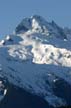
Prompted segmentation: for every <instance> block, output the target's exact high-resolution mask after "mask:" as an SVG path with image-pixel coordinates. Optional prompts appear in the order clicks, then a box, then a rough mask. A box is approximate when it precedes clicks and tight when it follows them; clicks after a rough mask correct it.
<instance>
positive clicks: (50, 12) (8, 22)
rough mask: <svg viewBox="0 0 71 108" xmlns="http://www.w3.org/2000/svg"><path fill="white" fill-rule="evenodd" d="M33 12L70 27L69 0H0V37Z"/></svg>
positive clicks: (70, 11) (70, 4)
mask: <svg viewBox="0 0 71 108" xmlns="http://www.w3.org/2000/svg"><path fill="white" fill-rule="evenodd" d="M34 14H37V15H41V16H43V17H44V18H45V19H47V20H48V21H51V20H55V22H56V23H57V24H59V25H61V26H68V27H71V0H0V37H2V36H3V35H6V34H9V33H12V31H13V30H14V29H15V27H16V25H17V24H18V23H19V22H20V21H21V20H22V19H23V18H24V17H29V16H32V15H34Z"/></svg>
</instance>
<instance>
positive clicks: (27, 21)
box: [15, 15, 66, 39]
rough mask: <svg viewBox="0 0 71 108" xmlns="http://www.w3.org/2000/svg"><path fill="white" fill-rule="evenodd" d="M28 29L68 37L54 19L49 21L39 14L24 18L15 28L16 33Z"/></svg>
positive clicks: (63, 37)
mask: <svg viewBox="0 0 71 108" xmlns="http://www.w3.org/2000/svg"><path fill="white" fill-rule="evenodd" d="M27 31H32V32H34V33H44V34H46V35H48V36H55V37H57V38H61V39H66V35H65V32H64V31H63V29H62V28H61V27H59V26H58V25H57V24H56V23H55V22H54V21H52V22H50V23H49V22H47V21H46V20H45V19H44V18H43V17H41V16H38V15H34V16H32V17H29V18H24V19H23V20H22V22H21V23H20V24H19V25H18V26H17V27H16V29H15V33H16V34H20V33H21V34H24V33H25V32H27Z"/></svg>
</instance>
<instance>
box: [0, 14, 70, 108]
mask: <svg viewBox="0 0 71 108" xmlns="http://www.w3.org/2000/svg"><path fill="white" fill-rule="evenodd" d="M67 31H68V30H67ZM67 31H66V29H64V28H61V27H59V26H58V25H57V24H56V23H55V22H54V21H52V22H47V21H46V20H45V19H44V18H43V17H41V16H38V15H34V16H32V17H30V18H24V19H23V20H22V22H21V23H20V24H19V25H18V26H17V27H16V29H15V31H14V33H13V34H11V35H7V36H6V37H5V38H4V39H3V40H2V41H1V42H0V78H1V81H4V82H9V83H10V84H12V85H14V86H16V87H18V88H20V89H23V90H25V91H26V92H28V93H30V94H31V95H36V96H39V97H40V98H42V99H43V100H45V101H46V102H47V103H49V105H50V106H52V107H54V108H57V107H61V106H67V105H71V99H70V97H71V95H70V91H71V40H70V32H67ZM68 33H69V36H68V35H67V34H68ZM1 84H2V83H1ZM1 84H0V85H1ZM3 85H5V84H4V83H3ZM1 88H2V86H1ZM2 91H3V92H2V95H1V96H2V97H3V98H2V99H4V97H5V96H6V94H7V93H8V92H7V91H8V87H6V86H5V87H4V88H3V89H2ZM32 104H33V103H32ZM25 108H27V107H25Z"/></svg>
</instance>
